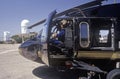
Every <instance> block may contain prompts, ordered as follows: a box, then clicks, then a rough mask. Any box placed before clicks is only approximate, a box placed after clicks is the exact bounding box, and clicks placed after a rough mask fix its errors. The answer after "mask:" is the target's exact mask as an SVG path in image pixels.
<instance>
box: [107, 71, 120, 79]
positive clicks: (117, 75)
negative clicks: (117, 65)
mask: <svg viewBox="0 0 120 79" xmlns="http://www.w3.org/2000/svg"><path fill="white" fill-rule="evenodd" d="M106 79H120V69H114V70H112V71H110V72H109V73H108V74H107V78H106Z"/></svg>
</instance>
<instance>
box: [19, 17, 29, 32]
mask: <svg viewBox="0 0 120 79" xmlns="http://www.w3.org/2000/svg"><path fill="white" fill-rule="evenodd" d="M28 23H29V20H27V19H24V20H22V22H21V33H22V34H26V33H27V26H28Z"/></svg>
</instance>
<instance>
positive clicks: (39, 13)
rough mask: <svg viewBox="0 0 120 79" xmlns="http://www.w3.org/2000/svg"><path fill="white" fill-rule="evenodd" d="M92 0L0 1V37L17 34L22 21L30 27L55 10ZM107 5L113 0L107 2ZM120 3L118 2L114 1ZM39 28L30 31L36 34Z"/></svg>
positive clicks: (118, 0)
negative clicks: (6, 34)
mask: <svg viewBox="0 0 120 79" xmlns="http://www.w3.org/2000/svg"><path fill="white" fill-rule="evenodd" d="M90 1H93V0H0V37H1V35H2V34H3V32H2V31H9V32H10V33H11V35H14V34H19V33H20V32H21V31H20V24H21V21H22V20H23V19H28V20H29V21H30V23H29V25H32V24H34V23H36V22H38V21H40V20H41V19H44V18H46V17H47V16H48V14H49V13H50V12H51V11H53V10H54V9H57V11H58V12H61V11H64V10H66V9H69V8H72V7H75V6H78V5H80V4H83V3H87V2H90ZM108 1H109V3H111V2H113V1H114V0H108ZM116 1H117V2H120V0H116ZM39 29H40V26H38V27H35V28H33V29H31V30H30V31H36V32H38V31H39Z"/></svg>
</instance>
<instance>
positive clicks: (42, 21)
mask: <svg viewBox="0 0 120 79" xmlns="http://www.w3.org/2000/svg"><path fill="white" fill-rule="evenodd" d="M45 21H46V19H43V20H41V21H40V22H37V23H35V24H33V25H31V26H29V27H28V29H31V28H33V27H35V26H37V25H39V24H42V23H44V22H45Z"/></svg>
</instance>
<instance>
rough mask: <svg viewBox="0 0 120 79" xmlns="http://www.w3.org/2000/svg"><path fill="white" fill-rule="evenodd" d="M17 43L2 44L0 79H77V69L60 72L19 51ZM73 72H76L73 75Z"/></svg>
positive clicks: (0, 50) (0, 47)
mask: <svg viewBox="0 0 120 79" xmlns="http://www.w3.org/2000/svg"><path fill="white" fill-rule="evenodd" d="M18 46H19V45H16V44H13V45H11V44H8V45H4V44H0V79H76V77H77V76H78V75H77V72H76V71H73V72H71V71H68V72H58V71H56V70H55V69H53V68H48V67H47V66H45V65H44V64H39V63H36V62H32V61H30V60H28V59H26V58H24V57H22V56H21V55H19V53H18ZM73 74H76V75H74V76H73Z"/></svg>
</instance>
